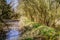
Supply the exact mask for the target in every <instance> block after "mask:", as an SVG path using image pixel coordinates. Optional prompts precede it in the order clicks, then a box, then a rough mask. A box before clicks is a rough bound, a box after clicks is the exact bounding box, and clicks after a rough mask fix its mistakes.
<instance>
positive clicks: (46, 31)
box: [21, 23, 58, 40]
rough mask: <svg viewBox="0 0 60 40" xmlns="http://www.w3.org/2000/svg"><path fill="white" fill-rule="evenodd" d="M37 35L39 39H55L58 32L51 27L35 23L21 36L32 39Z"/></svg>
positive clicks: (27, 39)
mask: <svg viewBox="0 0 60 40" xmlns="http://www.w3.org/2000/svg"><path fill="white" fill-rule="evenodd" d="M28 28H29V27H28ZM37 37H38V38H39V39H40V38H41V39H43V37H44V38H45V39H46V40H57V37H58V34H57V32H56V30H55V29H54V28H52V27H48V26H45V25H40V24H36V23H35V24H33V28H32V29H31V30H30V31H26V32H25V33H24V34H23V35H22V37H21V38H24V40H25V39H26V40H30V39H29V38H31V39H34V38H37Z"/></svg>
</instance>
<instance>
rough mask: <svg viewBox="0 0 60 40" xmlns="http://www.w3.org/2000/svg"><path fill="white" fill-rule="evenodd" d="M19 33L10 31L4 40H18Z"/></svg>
mask: <svg viewBox="0 0 60 40" xmlns="http://www.w3.org/2000/svg"><path fill="white" fill-rule="evenodd" d="M19 34H20V33H19V31H18V30H10V31H9V32H8V33H7V39H6V40H18V38H19Z"/></svg>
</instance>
